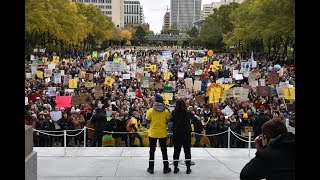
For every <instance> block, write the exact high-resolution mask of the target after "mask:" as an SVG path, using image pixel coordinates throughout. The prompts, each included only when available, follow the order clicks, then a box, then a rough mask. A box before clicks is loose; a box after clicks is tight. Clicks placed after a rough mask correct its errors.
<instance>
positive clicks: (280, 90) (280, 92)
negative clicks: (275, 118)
mask: <svg viewBox="0 0 320 180" xmlns="http://www.w3.org/2000/svg"><path fill="white" fill-rule="evenodd" d="M276 89H277V94H278V97H279V98H285V94H284V87H276Z"/></svg>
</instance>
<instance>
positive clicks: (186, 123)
mask: <svg viewBox="0 0 320 180" xmlns="http://www.w3.org/2000/svg"><path fill="white" fill-rule="evenodd" d="M171 115H172V121H173V125H172V131H173V139H172V142H173V145H174V152H173V160H174V162H173V164H174V171H173V172H174V173H175V174H176V173H178V172H179V168H178V160H179V156H180V151H181V147H182V146H183V150H184V154H185V159H188V160H186V165H187V171H186V173H187V174H190V173H191V169H190V166H191V160H190V159H191V119H193V118H194V115H193V114H192V113H191V112H189V111H187V106H186V104H185V102H184V101H183V100H182V99H179V100H177V101H176V107H175V108H174V110H173V111H172V114H171Z"/></svg>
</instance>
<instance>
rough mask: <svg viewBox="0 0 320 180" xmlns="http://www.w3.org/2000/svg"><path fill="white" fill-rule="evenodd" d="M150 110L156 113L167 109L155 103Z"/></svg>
mask: <svg viewBox="0 0 320 180" xmlns="http://www.w3.org/2000/svg"><path fill="white" fill-rule="evenodd" d="M152 108H153V109H154V110H156V111H158V112H162V111H164V110H165V109H167V107H166V106H165V105H164V104H162V103H159V102H155V103H154V104H153V106H152Z"/></svg>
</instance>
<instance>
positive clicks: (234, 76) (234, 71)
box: [232, 70, 239, 78]
mask: <svg viewBox="0 0 320 180" xmlns="http://www.w3.org/2000/svg"><path fill="white" fill-rule="evenodd" d="M237 74H239V70H233V72H232V78H236V75H237Z"/></svg>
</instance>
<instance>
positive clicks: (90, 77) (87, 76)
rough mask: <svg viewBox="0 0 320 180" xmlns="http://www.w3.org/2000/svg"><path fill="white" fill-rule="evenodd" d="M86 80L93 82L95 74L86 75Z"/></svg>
mask: <svg viewBox="0 0 320 180" xmlns="http://www.w3.org/2000/svg"><path fill="white" fill-rule="evenodd" d="M86 79H88V80H90V81H92V80H93V73H86Z"/></svg>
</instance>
